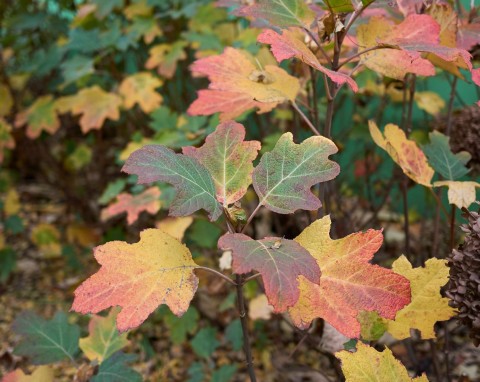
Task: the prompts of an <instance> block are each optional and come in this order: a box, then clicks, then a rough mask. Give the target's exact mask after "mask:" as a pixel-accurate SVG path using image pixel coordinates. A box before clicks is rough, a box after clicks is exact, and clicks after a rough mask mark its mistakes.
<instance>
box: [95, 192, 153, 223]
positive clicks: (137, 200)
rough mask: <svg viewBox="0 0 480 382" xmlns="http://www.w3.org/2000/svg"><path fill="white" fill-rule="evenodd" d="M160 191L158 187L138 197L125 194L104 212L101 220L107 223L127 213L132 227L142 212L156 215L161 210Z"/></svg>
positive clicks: (120, 195) (118, 197) (119, 196)
mask: <svg viewBox="0 0 480 382" xmlns="http://www.w3.org/2000/svg"><path fill="white" fill-rule="evenodd" d="M160 194H161V192H160V190H159V189H158V188H157V187H150V188H149V189H147V190H145V191H143V192H142V193H141V194H138V195H130V194H128V193H126V192H123V193H121V194H119V195H118V196H117V201H116V202H115V203H112V204H110V205H109V206H108V207H106V208H104V209H103V210H102V214H101V220H102V221H105V220H108V219H110V218H111V217H113V216H115V215H119V214H123V213H125V212H126V213H127V223H128V225H132V224H133V223H135V222H136V221H137V219H138V216H139V215H140V213H141V212H143V211H146V212H148V213H149V214H152V215H154V214H156V213H157V212H158V210H159V209H160V206H161V203H160V199H159V198H160Z"/></svg>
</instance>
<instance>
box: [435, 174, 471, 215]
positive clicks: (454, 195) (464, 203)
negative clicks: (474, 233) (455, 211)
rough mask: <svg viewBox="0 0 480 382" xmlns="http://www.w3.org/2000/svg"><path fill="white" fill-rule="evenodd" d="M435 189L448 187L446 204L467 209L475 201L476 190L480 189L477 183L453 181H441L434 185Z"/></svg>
mask: <svg viewBox="0 0 480 382" xmlns="http://www.w3.org/2000/svg"><path fill="white" fill-rule="evenodd" d="M434 186H435V187H441V186H447V187H448V202H449V203H450V204H455V205H456V206H457V207H458V208H460V209H462V208H468V207H470V205H471V204H472V203H473V202H474V201H475V200H476V190H475V189H476V188H480V183H477V182H468V181H467V182H462V181H453V180H442V181H440V182H435V183H434Z"/></svg>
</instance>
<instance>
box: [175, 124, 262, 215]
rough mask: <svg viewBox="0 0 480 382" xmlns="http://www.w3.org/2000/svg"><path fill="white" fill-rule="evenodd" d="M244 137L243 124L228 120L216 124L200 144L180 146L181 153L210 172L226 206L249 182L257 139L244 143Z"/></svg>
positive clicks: (258, 145) (234, 199)
mask: <svg viewBox="0 0 480 382" xmlns="http://www.w3.org/2000/svg"><path fill="white" fill-rule="evenodd" d="M244 138H245V128H244V127H243V125H241V124H240V123H236V122H234V121H228V122H224V123H222V124H220V125H218V126H217V129H216V130H215V131H214V132H213V133H212V134H210V135H209V136H208V137H207V139H206V140H205V144H204V145H203V146H202V147H200V148H198V149H197V148H195V147H184V148H183V154H185V155H187V156H189V157H192V158H195V159H197V160H198V161H199V162H200V163H201V164H202V165H204V166H205V167H206V168H207V170H208V171H209V172H210V175H212V178H213V181H214V183H215V189H216V191H217V200H218V201H219V202H220V203H223V204H224V205H225V206H227V205H229V204H232V203H235V202H236V201H237V200H239V199H240V198H241V197H242V196H243V195H245V193H246V192H247V188H248V186H249V185H250V184H251V183H252V172H253V160H254V159H255V158H256V157H257V152H258V150H260V142H258V141H248V142H245V141H244Z"/></svg>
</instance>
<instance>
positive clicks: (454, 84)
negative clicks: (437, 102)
mask: <svg viewBox="0 0 480 382" xmlns="http://www.w3.org/2000/svg"><path fill="white" fill-rule="evenodd" d="M457 81H458V77H457V76H454V78H453V82H452V89H451V91H450V99H449V100H448V111H447V135H448V136H450V133H451V132H452V113H453V101H455V94H456V91H457Z"/></svg>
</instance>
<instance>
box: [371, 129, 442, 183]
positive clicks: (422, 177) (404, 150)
mask: <svg viewBox="0 0 480 382" xmlns="http://www.w3.org/2000/svg"><path fill="white" fill-rule="evenodd" d="M368 127H369V129H370V134H371V136H372V138H373V140H374V142H375V143H376V144H377V145H378V146H380V147H381V148H382V149H384V150H385V151H386V152H387V153H388V154H389V155H390V156H391V158H392V159H393V161H394V162H395V163H397V164H398V165H399V166H400V167H401V168H402V170H403V172H404V173H405V175H407V176H408V177H409V178H411V179H412V180H413V181H415V182H416V183H418V184H421V185H423V186H425V187H432V178H433V175H434V170H433V168H431V167H430V165H429V164H428V161H427V158H426V156H425V154H424V153H423V151H422V150H421V149H420V148H419V147H418V145H417V144H416V143H415V142H414V141H412V140H410V139H407V137H406V135H405V132H404V131H403V130H401V129H400V128H399V127H398V126H397V125H394V124H392V123H389V124H387V125H386V126H385V132H384V134H382V132H381V131H380V130H379V128H378V126H377V124H376V123H375V122H373V121H369V123H368Z"/></svg>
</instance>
